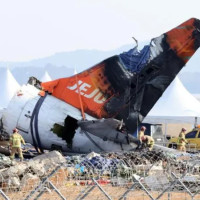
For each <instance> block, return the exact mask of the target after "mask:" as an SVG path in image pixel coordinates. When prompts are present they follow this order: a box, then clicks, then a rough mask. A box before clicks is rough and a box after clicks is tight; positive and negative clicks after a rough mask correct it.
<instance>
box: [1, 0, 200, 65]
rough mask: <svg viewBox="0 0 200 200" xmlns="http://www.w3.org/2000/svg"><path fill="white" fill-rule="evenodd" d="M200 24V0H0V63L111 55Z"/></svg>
mask: <svg viewBox="0 0 200 200" xmlns="http://www.w3.org/2000/svg"><path fill="white" fill-rule="evenodd" d="M191 17H196V18H199V19H200V0H190V1H189V0H167V1H163V0H137V1H135V0H6V1H5V0H0V61H28V60H31V59H35V58H41V57H45V56H50V55H52V54H54V53H56V52H62V51H72V50H76V49H99V50H112V49H115V48H118V47H120V46H122V45H125V44H130V43H132V42H133V40H132V39H131V37H132V36H134V37H135V38H137V39H138V40H139V41H141V42H142V41H144V40H150V39H151V38H153V37H157V36H159V35H161V34H162V33H163V32H166V31H168V30H170V29H172V28H174V27H175V26H177V25H179V24H180V23H182V22H184V21H185V20H187V19H189V18H191Z"/></svg>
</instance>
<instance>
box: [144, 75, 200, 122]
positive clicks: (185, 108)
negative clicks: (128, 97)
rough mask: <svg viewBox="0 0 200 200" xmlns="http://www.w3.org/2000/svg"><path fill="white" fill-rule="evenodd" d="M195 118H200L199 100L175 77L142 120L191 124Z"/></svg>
mask: <svg viewBox="0 0 200 200" xmlns="http://www.w3.org/2000/svg"><path fill="white" fill-rule="evenodd" d="M195 118H196V119H198V121H199V120H200V102H199V101H198V100H197V99H196V98H195V97H193V96H192V94H190V93H189V92H188V91H187V90H186V88H185V87H184V86H183V84H182V83H181V81H180V80H179V79H178V77H176V78H175V79H174V81H173V82H172V83H171V84H170V85H169V87H168V88H167V89H166V91H165V92H164V93H163V95H162V97H161V98H160V99H159V100H158V102H157V103H156V104H155V105H154V107H153V108H152V109H151V111H150V112H149V113H148V115H147V117H146V118H145V120H144V121H143V122H146V123H192V124H193V123H195Z"/></svg>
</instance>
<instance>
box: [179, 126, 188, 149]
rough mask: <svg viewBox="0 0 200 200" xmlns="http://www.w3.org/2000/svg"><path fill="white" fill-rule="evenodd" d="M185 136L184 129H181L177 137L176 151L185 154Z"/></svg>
mask: <svg viewBox="0 0 200 200" xmlns="http://www.w3.org/2000/svg"><path fill="white" fill-rule="evenodd" d="M185 134H186V129H185V128H182V129H181V132H180V133H179V136H178V150H180V151H183V152H186V147H185V145H186V143H187V140H186V139H185Z"/></svg>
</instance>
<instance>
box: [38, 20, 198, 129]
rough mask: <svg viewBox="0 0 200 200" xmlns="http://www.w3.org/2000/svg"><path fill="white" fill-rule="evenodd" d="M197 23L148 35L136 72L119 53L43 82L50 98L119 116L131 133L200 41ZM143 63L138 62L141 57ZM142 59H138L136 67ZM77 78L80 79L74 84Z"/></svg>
mask: <svg viewBox="0 0 200 200" xmlns="http://www.w3.org/2000/svg"><path fill="white" fill-rule="evenodd" d="M199 30H200V23H199V20H198V19H195V18H192V19H190V20H188V21H186V22H184V23H182V24H181V25H179V26H177V27H176V28H174V29H172V30H170V31H168V32H166V33H164V34H163V35H161V36H160V37H157V38H154V39H152V41H151V43H150V45H149V57H148V59H147V60H146V61H145V63H144V61H143V65H144V66H143V67H142V69H141V70H140V71H137V72H133V71H130V70H128V69H127V68H126V66H125V62H123V60H122V59H121V58H120V56H119V55H116V56H113V57H110V58H108V59H106V60H104V61H102V62H101V63H99V64H97V65H95V66H93V67H91V68H90V69H87V70H85V71H83V72H82V73H79V74H77V75H74V76H72V77H68V78H62V79H58V80H55V81H51V82H46V83H42V84H41V86H42V88H43V89H44V90H46V91H48V92H51V93H52V95H53V96H55V97H57V98H59V99H61V100H63V101H65V102H67V103H69V104H70V105H72V106H74V107H76V108H78V109H81V108H80V100H79V98H78V92H77V91H78V89H77V88H78V87H79V90H80V95H81V101H82V103H83V109H84V112H85V113H88V114H89V115H91V116H93V117H95V118H110V117H115V118H117V119H123V120H124V122H125V123H126V125H127V127H128V129H129V130H130V131H135V129H136V125H137V124H138V123H140V122H141V121H142V120H143V118H144V117H145V116H146V115H147V113H148V112H149V111H150V110H151V108H152V107H153V105H154V104H155V103H156V101H157V100H158V99H159V98H160V96H161V95H162V93H163V92H164V90H165V89H166V88H167V87H168V85H169V84H170V83H171V82H172V80H173V79H174V77H175V76H176V75H177V73H178V72H179V71H180V70H181V69H182V67H183V66H184V65H185V64H186V62H187V61H188V60H189V59H190V57H191V56H192V55H193V54H194V53H195V51H196V50H197V48H198V47H199V45H200V33H199ZM140 62H142V60H140ZM139 64H140V63H138V65H139ZM77 80H78V82H77Z"/></svg>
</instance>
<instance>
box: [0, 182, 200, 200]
mask: <svg viewBox="0 0 200 200" xmlns="http://www.w3.org/2000/svg"><path fill="white" fill-rule="evenodd" d="M93 186H94V185H89V186H84V185H74V182H68V183H66V184H65V185H64V186H62V187H58V186H57V189H58V190H59V192H60V193H61V194H62V195H63V197H64V198H66V199H67V200H75V199H79V198H80V199H83V198H84V199H85V200H92V199H94V200H97V199H98V200H104V199H108V198H107V197H106V195H105V194H104V193H103V192H102V191H101V190H100V189H99V188H98V187H97V186H94V188H93ZM101 187H102V189H103V190H104V191H105V192H106V194H107V195H108V196H109V197H110V198H111V199H113V200H117V199H120V197H122V196H123V194H124V193H125V192H126V191H127V187H120V186H112V185H101ZM92 188H93V189H92ZM89 189H90V190H91V191H90V192H88V193H87V192H86V195H85V193H84V191H89ZM29 194H30V190H29V191H16V192H11V191H10V192H8V193H6V195H7V196H8V197H9V198H10V200H18V199H19V200H23V199H25V198H26V197H27V196H28V195H29ZM160 194H161V193H159V192H150V195H151V196H152V198H154V199H157V198H158V196H159V195H160ZM38 195H39V192H37V193H35V194H34V195H33V196H32V197H31V198H30V199H37V196H38ZM84 195H85V196H84ZM1 199H2V200H3V198H2V197H1V198H0V200H1ZM38 199H39V200H59V199H61V198H60V197H59V195H58V194H57V193H56V192H55V190H53V189H52V190H49V191H46V192H44V193H43V194H42V195H41V196H40V197H39V198H38ZM123 199H126V200H151V197H149V196H148V195H147V193H145V191H143V190H132V191H129V193H128V194H127V195H126V198H123ZM159 199H160V200H189V199H192V197H191V196H190V195H189V194H187V193H183V192H166V193H165V194H163V195H161V198H159ZM193 200H200V194H199V195H197V196H195V197H194V198H193Z"/></svg>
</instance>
